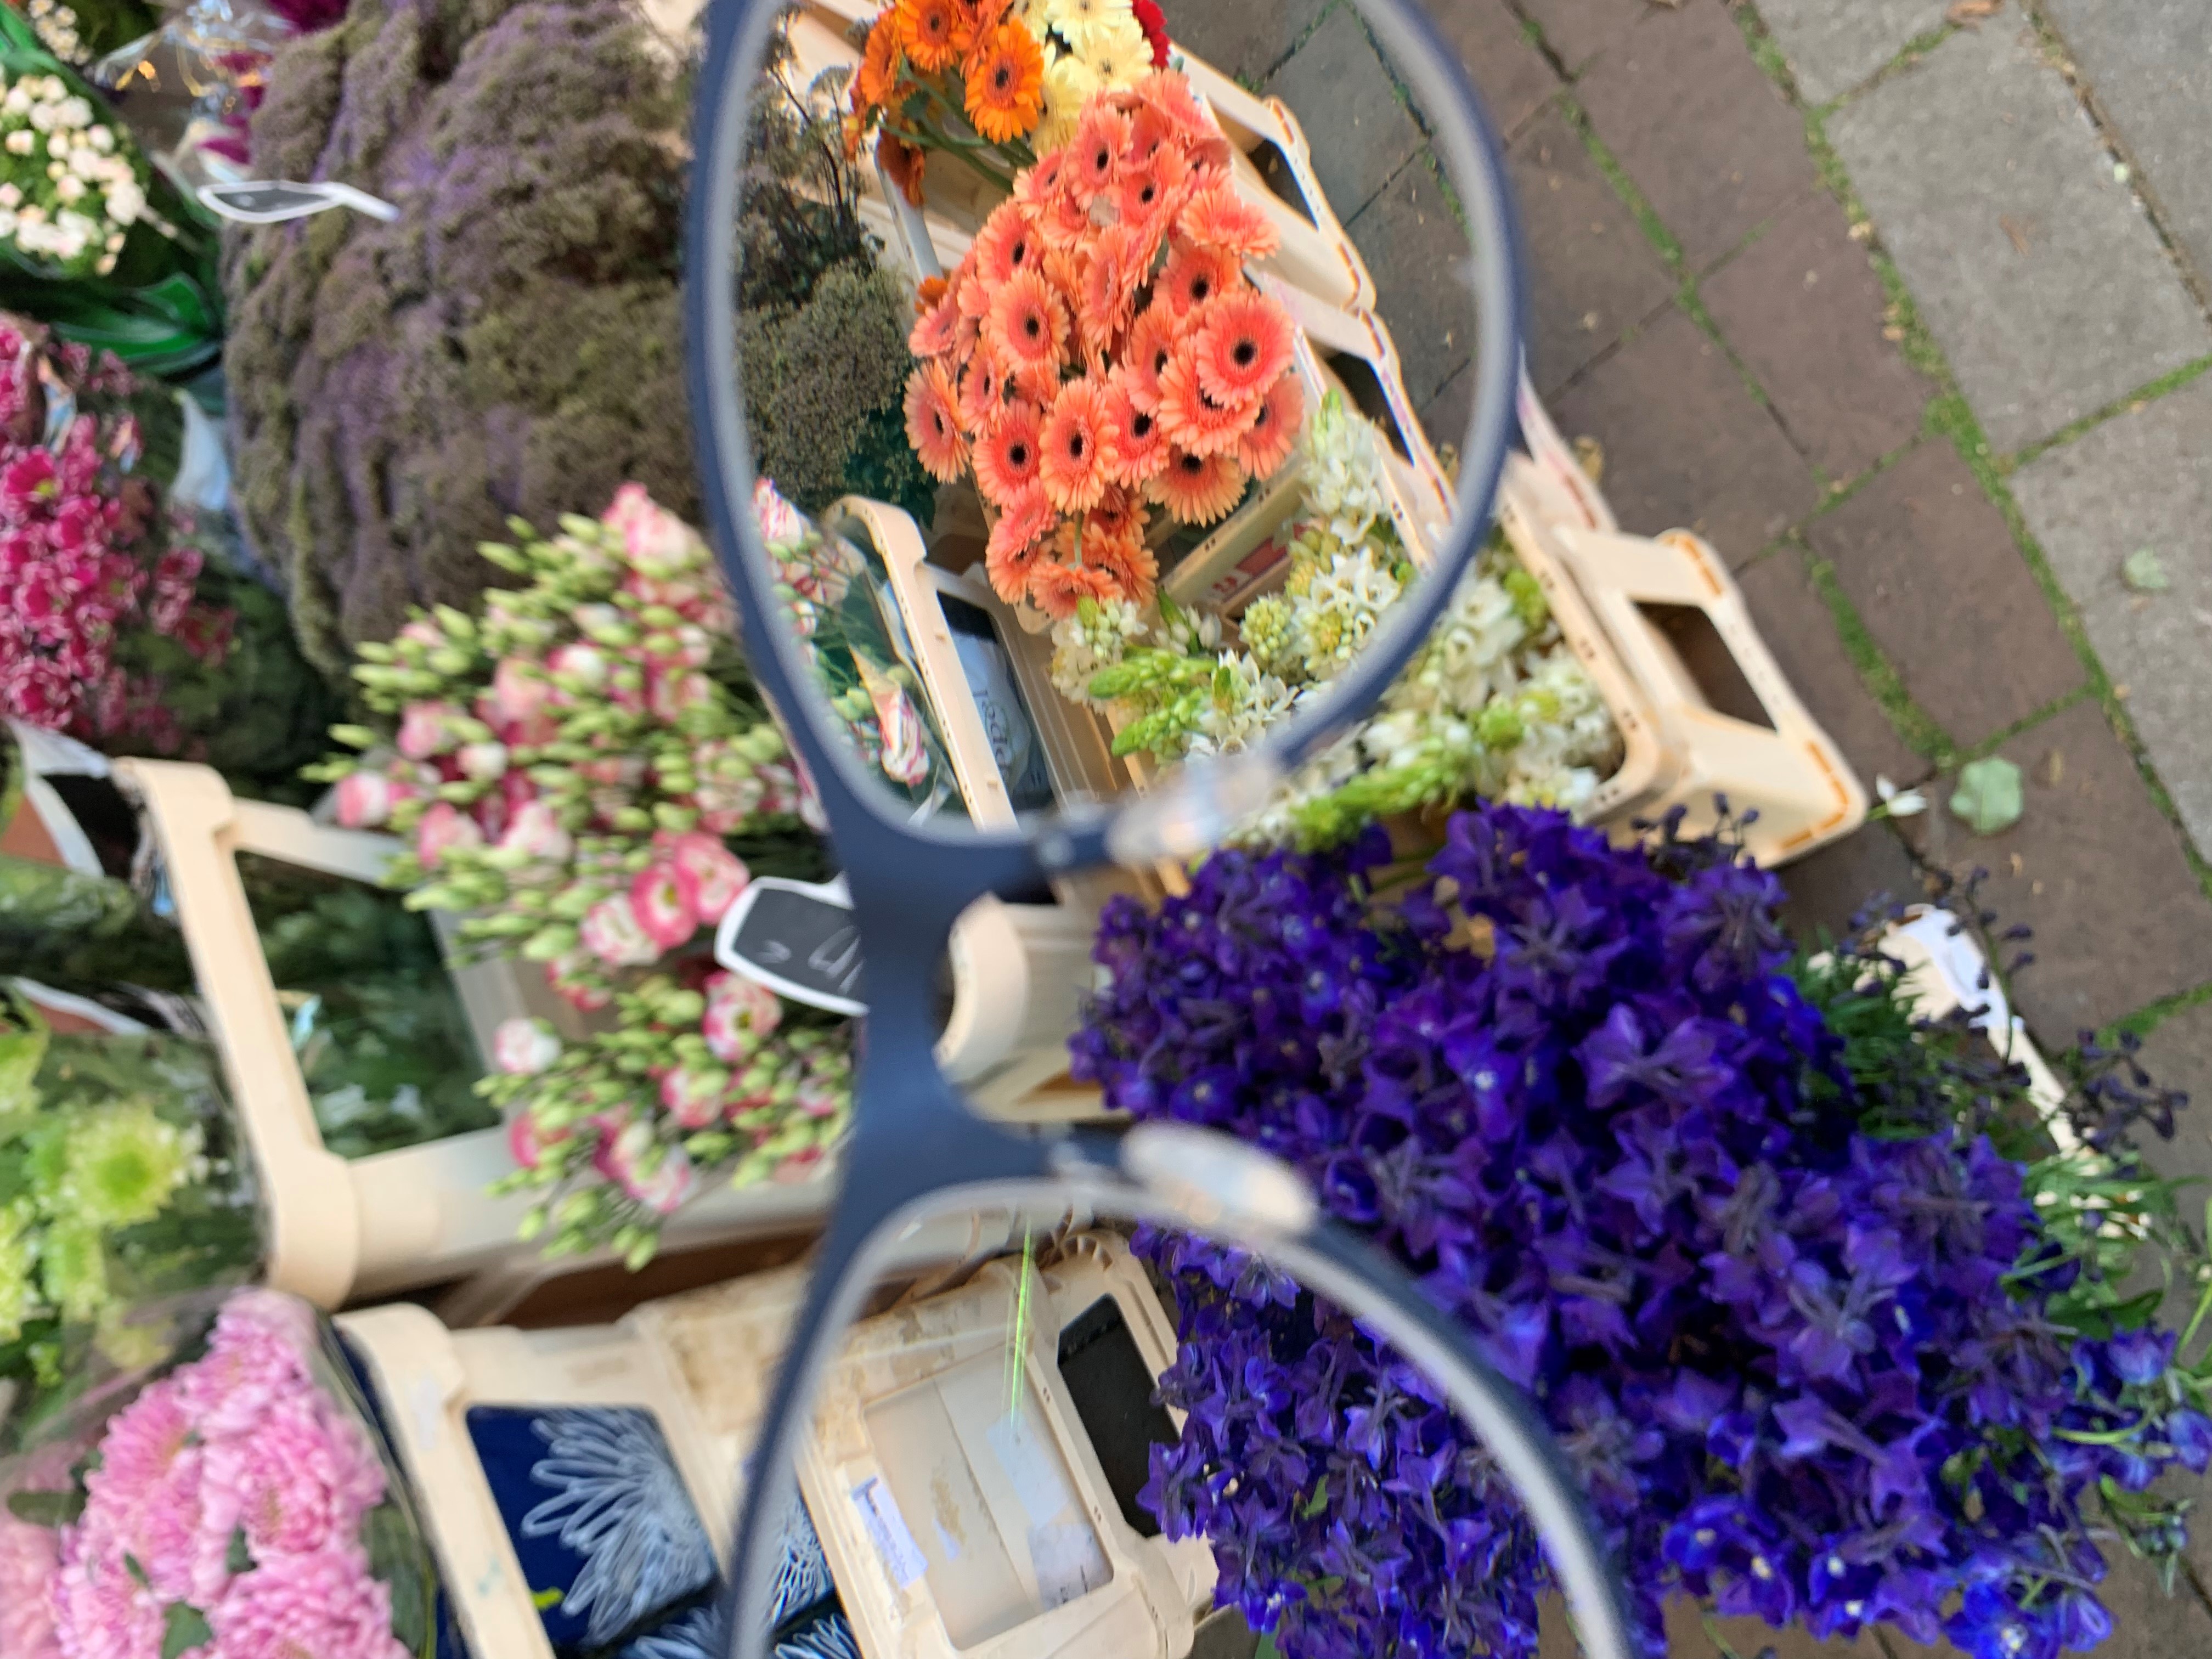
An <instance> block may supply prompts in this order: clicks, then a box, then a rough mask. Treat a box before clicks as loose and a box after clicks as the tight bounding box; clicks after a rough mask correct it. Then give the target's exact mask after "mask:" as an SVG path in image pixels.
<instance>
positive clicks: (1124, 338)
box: [906, 74, 1304, 617]
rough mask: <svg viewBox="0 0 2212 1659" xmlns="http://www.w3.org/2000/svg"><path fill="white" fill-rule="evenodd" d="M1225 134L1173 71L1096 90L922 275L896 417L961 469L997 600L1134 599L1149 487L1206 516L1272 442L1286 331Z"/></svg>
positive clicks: (928, 456)
mask: <svg viewBox="0 0 2212 1659" xmlns="http://www.w3.org/2000/svg"><path fill="white" fill-rule="evenodd" d="M1227 152H1228V141H1227V140H1226V139H1225V138H1223V137H1221V136H1220V133H1219V131H1218V130H1217V129H1215V128H1214V127H1213V126H1212V123H1211V118H1209V117H1208V116H1207V115H1206V112H1204V111H1203V110H1202V109H1200V106H1198V104H1197V102H1196V101H1195V100H1194V98H1193V97H1192V95H1191V92H1190V88H1189V86H1188V83H1187V82H1185V81H1184V80H1183V79H1182V76H1176V75H1170V74H1156V75H1150V76H1146V78H1145V79H1144V80H1143V81H1142V82H1140V83H1139V85H1138V87H1137V88H1136V89H1135V90H1134V91H1133V92H1130V93H1126V94H1109V93H1102V94H1097V95H1096V96H1094V97H1092V98H1091V100H1090V101H1089V102H1088V103H1086V104H1085V106H1084V109H1083V113H1082V116H1081V118H1080V119H1079V122H1078V124H1077V125H1076V129H1075V131H1074V134H1073V137H1071V138H1070V139H1069V140H1068V142H1067V143H1066V145H1065V146H1064V147H1062V148H1060V149H1054V150H1050V151H1048V152H1047V153H1046V155H1044V156H1043V157H1042V158H1041V159H1040V160H1039V161H1038V162H1037V163H1036V166H1035V167H1031V168H1030V169H1028V170H1027V171H1025V172H1024V173H1022V174H1021V176H1020V178H1019V179H1018V181H1017V183H1016V185H1015V193H1014V194H1013V195H1012V197H1010V198H1009V199H1008V200H1006V202H1004V203H1002V204H1000V206H999V207H998V208H997V209H996V210H994V212H993V213H992V215H991V216H990V218H989V220H988V221H987V222H986V223H985V225H984V226H983V228H982V230H981V234H978V236H977V237H976V239H975V246H974V247H973V248H972V249H971V250H970V251H969V255H968V257H967V258H966V259H964V260H963V262H962V263H961V265H960V268H959V269H958V270H957V271H955V272H954V274H953V275H952V276H951V279H950V281H949V283H947V284H946V286H945V289H944V291H943V292H942V293H941V294H937V295H935V296H934V298H931V295H930V293H928V292H926V293H925V296H924V297H925V300H927V301H928V302H929V309H928V310H927V311H926V312H925V313H923V315H922V317H921V320H920V321H919V322H918V323H917V324H916V325H915V330H914V337H913V345H914V349H915V355H916V356H919V357H921V359H923V362H922V366H921V368H917V369H916V370H915V374H914V376H913V378H912V380H911V381H910V382H909V384H908V390H907V402H906V411H907V429H908V436H909V437H910V438H911V439H912V441H913V443H914V447H915V453H916V454H918V455H919V456H921V462H922V465H924V466H926V467H927V468H928V469H929V471H930V473H931V475H932V476H933V477H937V478H939V479H941V480H944V481H946V482H951V481H953V480H956V479H959V478H963V477H972V478H973V479H974V481H975V487H976V489H978V490H980V491H981V495H982V497H983V500H984V501H985V502H986V503H987V505H988V507H989V508H990V509H991V511H992V513H993V514H994V518H995V522H994V524H993V526H992V529H991V542H990V550H989V556H988V562H987V573H988V574H989V577H990V581H991V586H992V587H993V588H994V589H995V590H996V591H997V592H998V593H999V595H1000V597H1001V598H1002V599H1006V600H1008V601H1009V602H1012V601H1015V600H1019V599H1028V600H1030V601H1033V602H1034V603H1035V604H1036V605H1038V606H1039V607H1040V608H1042V609H1043V610H1044V611H1047V612H1048V613H1050V614H1051V615H1053V616H1055V617H1066V616H1069V615H1071V614H1073V612H1074V611H1075V608H1076V606H1077V605H1078V604H1079V602H1080V601H1082V600H1083V599H1118V600H1126V601H1128V602H1130V603H1132V604H1136V605H1142V604H1144V603H1145V602H1146V601H1147V600H1149V599H1151V598H1152V591H1153V587H1154V584H1155V580H1156V579H1157V577H1158V561H1157V560H1156V558H1155V556H1154V555H1153V552H1152V548H1151V547H1150V546H1149V545H1148V544H1147V542H1146V526H1147V525H1148V524H1149V522H1150V520H1151V517H1152V507H1153V506H1157V507H1160V508H1161V509H1162V510H1163V511H1164V512H1165V513H1167V515H1168V516H1169V517H1170V518H1171V519H1173V520H1175V521H1176V523H1178V524H1183V525H1206V524H1212V523H1213V522H1215V521H1216V520H1219V519H1222V518H1225V517H1226V516H1227V515H1228V514H1229V513H1231V511H1233V510H1234V509H1235V507H1237V503H1238V502H1239V501H1242V500H1243V496H1244V492H1245V488H1246V486H1247V485H1248V484H1249V483H1250V482H1251V481H1252V480H1253V479H1255V478H1262V479H1264V478H1267V477H1271V476H1272V475H1273V474H1274V473H1275V472H1276V471H1278V470H1279V468H1281V466H1282V465H1283V464H1284V463H1285V461H1286V460H1288V459H1290V456H1291V450H1292V448H1293V447H1294V446H1295V445H1296V443H1297V435H1298V428H1299V425H1300V422H1301V420H1302V418H1303V416H1304V392H1302V390H1301V389H1300V386H1299V383H1298V379H1297V374H1296V372H1295V370H1294V369H1293V368H1292V366H1291V358H1292V354H1293V351H1294V349H1295V342H1296V330H1295V328H1294V327H1293V326H1292V325H1291V319H1290V317H1289V314H1288V313H1286V312H1285V310H1284V309H1283V307H1282V305H1281V303H1280V302H1279V301H1276V300H1274V299H1273V298H1271V297H1270V296H1268V295H1265V294H1263V293H1261V291H1260V290H1259V289H1256V288H1255V287H1253V286H1252V285H1251V283H1249V281H1248V280H1247V279H1246V277H1245V276H1244V275H1243V264H1244V262H1245V261H1247V260H1249V259H1255V258H1261V257H1264V256H1265V255H1266V254H1267V253H1268V252H1270V251H1272V249H1273V246H1274V242H1275V233H1274V229H1273V226H1272V225H1270V224H1269V223H1268V222H1267V217H1266V216H1265V215H1264V214H1262V213H1261V211H1260V210H1258V209H1257V208H1255V207H1253V206H1252V205H1250V204H1249V203H1247V202H1245V201H1244V200H1243V197H1240V196H1239V195H1238V194H1237V191H1236V189H1235V187H1234V186H1233V185H1231V182H1230V180H1229V176H1228V171H1227V160H1228V155H1227Z"/></svg>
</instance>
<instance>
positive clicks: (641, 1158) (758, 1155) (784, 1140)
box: [478, 964, 852, 1267]
mask: <svg viewBox="0 0 2212 1659" xmlns="http://www.w3.org/2000/svg"><path fill="white" fill-rule="evenodd" d="M690 966H694V967H695V968H696V964H690ZM787 1012H792V1011H787V1009H786V1007H785V1005H784V1004H783V1003H782V1001H781V1000H779V999H778V998H777V997H776V995H775V993H773V992H771V991H769V989H767V988H766V987H763V986H760V985H757V984H755V983H754V982H753V981H750V980H748V979H745V978H744V977H742V976H741V975H737V974H732V973H720V972H704V971H692V972H690V973H689V974H688V975H686V976H684V977H683V978H678V977H675V976H671V975H663V974H656V975H652V976H650V977H648V978H647V979H646V980H644V981H641V983H640V984H638V985H637V986H636V987H635V988H634V989H631V990H627V991H623V992H620V993H618V994H617V995H616V996H615V998H614V999H613V1014H614V1018H615V1021H616V1024H615V1026H614V1029H612V1030H603V1031H598V1032H595V1033H593V1034H592V1036H587V1037H585V1038H583V1039H582V1040H580V1041H579V1042H572V1043H567V1044H564V1043H562V1041H561V1040H560V1038H559V1037H558V1036H556V1034H555V1033H554V1032H553V1031H552V1030H551V1029H550V1027H548V1026H546V1025H545V1024H542V1023H540V1022H538V1021H533V1020H512V1021H509V1022H508V1023H507V1024H506V1025H505V1026H503V1027H501V1030H500V1032H499V1034H498V1036H497V1039H496V1040H495V1043H494V1049H495V1056H496V1059H497V1062H498V1065H499V1071H498V1073H496V1074H495V1075H494V1076H492V1077H490V1078H488V1079H485V1080H484V1082H483V1084H481V1085H478V1086H479V1088H480V1089H481V1090H482V1091H483V1093H484V1094H485V1095H486V1096H487V1097H489V1099H491V1100H492V1101H494V1102H495V1103H497V1104H498V1105H500V1106H501V1108H502V1109H505V1111H506V1112H507V1146H508V1149H509V1150H510V1151H511V1152H513V1157H514V1162H515V1170H514V1173H513V1174H512V1175H510V1176H506V1177H505V1178H504V1179H503V1180H502V1181H501V1182H500V1184H499V1187H498V1188H497V1189H496V1190H499V1191H501V1192H517V1191H521V1192H530V1193H533V1194H537V1195H538V1201H537V1203H536V1204H535V1206H533V1207H532V1211H531V1212H530V1216H529V1218H528V1219H527V1221H526V1223H525V1225H524V1234H525V1236H526V1237H538V1236H540V1235H543V1234H546V1233H547V1232H548V1231H549V1230H550V1239H549V1242H548V1244H547V1249H548V1252H549V1254H553V1255H574V1254H577V1253H579V1252H581V1251H584V1250H586V1249H595V1248H599V1247H601V1246H611V1247H612V1248H613V1249H615V1250H616V1251H617V1252H618V1253H620V1254H621V1255H622V1256H623V1258H624V1259H625V1260H626V1261H629V1263H630V1265H631V1266H633V1267H642V1266H644V1265H645V1263H646V1262H647V1261H650V1260H651V1259H652V1257H653V1252H654V1250H655V1249H656V1248H657V1245H658V1241H659V1229H660V1225H661V1224H662V1222H663V1221H665V1219H666V1218H667V1217H668V1216H670V1215H671V1214H673V1213H674V1212H675V1211H676V1210H677V1209H678V1208H679V1207H680V1206H682V1205H683V1204H684V1203H685V1202H686V1201H687V1200H690V1199H691V1198H692V1197H694V1196H696V1194H698V1193H700V1192H701V1191H702V1190H704V1189H705V1188H706V1187H707V1186H708V1184H709V1183H711V1182H727V1183H728V1184H730V1185H732V1186H750V1185H752V1184H754V1183H756V1182H762V1181H783V1182H791V1181H803V1180H805V1179H807V1178H809V1177H810V1176H812V1175H814V1174H815V1173H817V1171H818V1170H819V1169H820V1168H821V1165H822V1164H823V1160H824V1158H826V1157H827V1156H828V1154H829V1149H830V1148H831V1147H832V1146H835V1145H836V1142H837V1140H838V1139H840V1138H841V1137H842V1135H843V1133H844V1132H845V1127H846V1124H847V1121H848V1114H849V1112H850V1109H851V1104H852V1062H851V1056H850V1050H849V1037H848V1033H849V1027H848V1025H846V1024H844V1023H842V1022H838V1023H836V1024H814V1023H806V1024H801V1023H799V1020H798V1019H797V1018H787ZM809 1018H810V1019H811V1016H810V1017H809Z"/></svg>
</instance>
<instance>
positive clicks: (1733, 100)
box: [1575, 0, 1818, 270]
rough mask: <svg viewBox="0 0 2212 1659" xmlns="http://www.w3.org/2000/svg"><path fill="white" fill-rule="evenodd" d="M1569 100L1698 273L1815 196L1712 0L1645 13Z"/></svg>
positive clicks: (1784, 113) (1777, 112)
mask: <svg viewBox="0 0 2212 1659" xmlns="http://www.w3.org/2000/svg"><path fill="white" fill-rule="evenodd" d="M1575 91H1576V95H1577V97H1578V98H1580V99H1581V100H1582V102H1583V107H1585V108H1586V109H1587V110H1589V118H1590V123H1591V125H1593V126H1595V128H1596V129H1597V133H1598V137H1601V138H1602V139H1604V140H1605V143H1606V146H1607V149H1611V150H1612V151H1613V155H1615V156H1616V157H1618V158H1619V160H1620V165H1621V166H1622V167H1624V168H1626V170H1627V173H1628V176H1629V177H1630V178H1631V179H1634V180H1635V181H1636V185H1637V188H1638V189H1639V190H1641V191H1643V192H1644V196H1645V197H1646V198H1647V199H1648V200H1649V201H1650V204H1651V205H1652V208H1653V209H1654V210H1656V212H1657V214H1658V215H1659V217H1660V219H1661V221H1662V222H1663V223H1664V224H1665V225H1666V227H1667V228H1668V230H1670V231H1672V232H1673V233H1674V236H1675V238H1676V239H1677V240H1679V241H1680V243H1681V244H1682V251H1683V252H1684V254H1685V256H1686V258H1688V259H1689V261H1690V264H1692V266H1693V267H1695V268H1697V269H1699V270H1704V269H1705V267H1706V266H1708V265H1710V264H1712V263H1713V261H1714V260H1716V259H1717V258H1720V256H1721V255H1722V254H1723V253H1725V252H1728V251H1729V249H1730V248H1733V247H1734V246H1736V244H1737V243H1739V242H1741V240H1743V239H1744V238H1745V237H1746V236H1747V235H1749V234H1751V232H1752V230H1753V228H1755V227H1756V226H1757V225H1758V224H1759V222H1760V221H1762V220H1765V219H1767V218H1771V216H1774V215H1775V214H1777V213H1778V212H1779V211H1781V210H1782V209H1784V207H1786V206H1788V205H1789V204H1791V203H1792V202H1794V201H1796V199H1797V198H1798V197H1802V196H1804V195H1806V194H1808V193H1809V192H1810V191H1813V190H1814V189H1815V188H1816V187H1817V185H1818V180H1817V179H1816V177H1815V175H1814V171H1813V161H1812V157H1811V156H1810V155H1808V153H1807V151H1806V149H1805V127H1804V122H1803V120H1802V118H1800V117H1799V115H1798V113H1797V112H1796V110H1794V109H1792V108H1790V104H1789V102H1788V100H1786V99H1784V96H1783V94H1782V90H1781V88H1778V87H1777V86H1776V85H1775V84H1774V83H1773V82H1771V81H1770V80H1768V79H1767V78H1766V76H1765V72H1764V71H1763V70H1760V69H1759V65H1758V64H1757V63H1756V62H1755V61H1753V58H1752V55H1751V49H1750V48H1749V47H1748V46H1746V45H1745V44H1744V40H1743V36H1742V34H1741V33H1740V32H1739V31H1738V30H1737V28H1736V26H1735V19H1734V18H1732V17H1731V16H1730V15H1729V13H1728V10H1727V9H1726V8H1725V7H1723V5H1722V4H1721V3H1720V0H1686V3H1685V4H1684V5H1683V7H1682V8H1681V9H1680V10H1679V11H1660V10H1654V11H1652V12H1651V13H1650V15H1648V16H1646V17H1645V18H1644V20H1643V21H1640V22H1638V24H1637V26H1636V27H1635V28H1634V29H1633V30H1632V31H1631V32H1630V33H1628V34H1626V36H1624V37H1623V38H1622V39H1621V40H1619V41H1618V42H1616V43H1615V44H1614V46H1613V48H1612V49H1611V50H1610V51H1608V52H1606V53H1605V54H1604V56H1602V57H1601V58H1599V59H1598V61H1597V63H1596V64H1595V65H1594V66H1593V67H1592V68H1591V70H1589V73H1588V74H1587V75H1585V76H1583V77H1582V79H1581V80H1580V81H1579V82H1577V84H1576V88H1575Z"/></svg>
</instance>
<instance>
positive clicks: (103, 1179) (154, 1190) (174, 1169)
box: [51, 1101, 200, 1228]
mask: <svg viewBox="0 0 2212 1659" xmlns="http://www.w3.org/2000/svg"><path fill="white" fill-rule="evenodd" d="M199 1154H200V1137H199V1131H198V1130H197V1128H193V1129H179V1128H178V1127H176V1126H175V1125H174V1124H171V1123H167V1122H164V1121H162V1120H161V1118H160V1117H159V1116H157V1115H155V1111H154V1109H153V1108H152V1107H151V1106H149V1105H148V1104H146V1103H144V1102H143V1101H125V1102H123V1103H118V1104H117V1105H113V1106H105V1107H102V1108H100V1109H99V1110H97V1111H94V1112H90V1113H88V1114H86V1115H84V1116H83V1117H82V1118H80V1119H79V1120H77V1121H76V1122H75V1123H73V1124H72V1125H70V1130H69V1135H68V1139H67V1141H66V1142H65V1144H64V1149H63V1169H62V1178H61V1182H60V1184H59V1190H58V1193H57V1194H56V1196H57V1198H58V1200H59V1202H58V1203H57V1204H55V1205H53V1206H51V1207H52V1210H53V1211H54V1212H55V1213H56V1214H57V1216H58V1217H60V1218H64V1220H66V1221H70V1222H82V1223H83V1224H85V1225H88V1226H89V1227H92V1228H116V1227H135V1226H137V1225H138V1224H139V1223H140V1222H142V1221H151V1220H152V1219H153V1218H155V1216H157V1215H159V1214H161V1212H162V1211H163V1210H164V1209H166V1208H167V1206H168V1203H169V1200H170V1199H171V1198H173V1196H175V1194H176V1191H177V1188H179V1187H181V1186H183V1185H184V1184H185V1181H186V1180H187V1179H188V1178H189V1177H190V1176H191V1171H192V1165H193V1163H194V1162H195V1161H196V1160H197V1158H198V1157H199Z"/></svg>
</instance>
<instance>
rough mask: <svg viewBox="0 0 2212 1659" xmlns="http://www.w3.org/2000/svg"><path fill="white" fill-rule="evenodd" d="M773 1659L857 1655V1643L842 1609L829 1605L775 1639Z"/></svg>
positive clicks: (855, 1657) (838, 1658) (844, 1658)
mask: <svg viewBox="0 0 2212 1659" xmlns="http://www.w3.org/2000/svg"><path fill="white" fill-rule="evenodd" d="M774 1659H860V1644H859V1643H858V1642H856V1641H854V1639H853V1627H852V1626H850V1625H848V1624H847V1623H846V1622H845V1615H844V1613H842V1611H839V1610H837V1609H836V1608H832V1609H831V1610H830V1611H829V1612H827V1613H823V1615H822V1616H821V1617H820V1618H818V1619H813V1620H808V1621H807V1622H806V1623H805V1624H804V1625H801V1626H799V1628H798V1629H796V1630H794V1631H793V1632H790V1633H789V1634H788V1635H787V1636H785V1637H784V1638H782V1639H781V1641H779V1642H777V1643H776V1644H775V1656H774Z"/></svg>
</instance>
